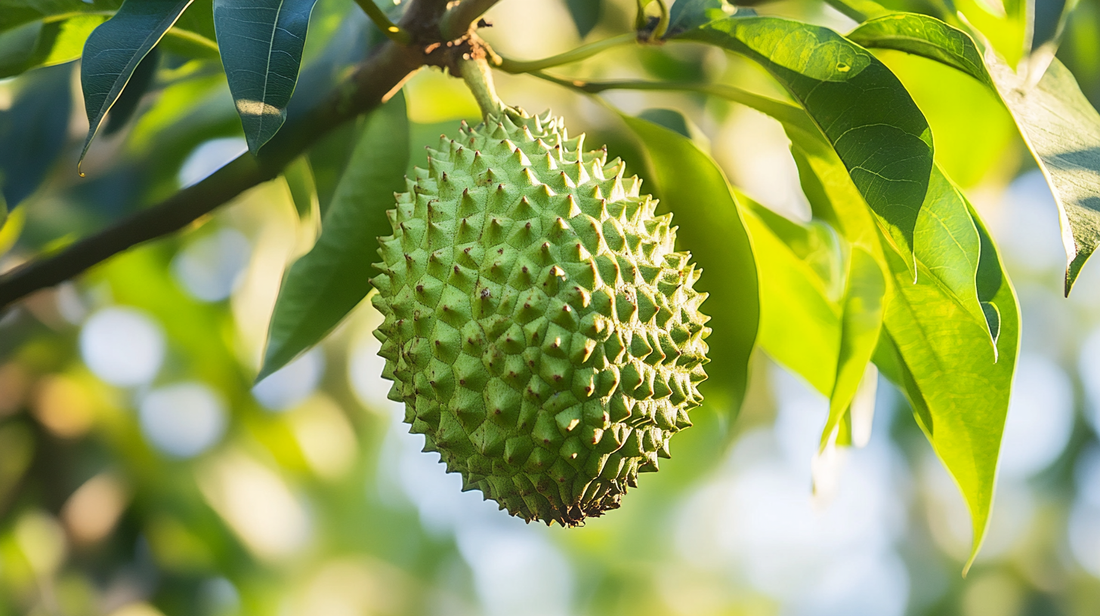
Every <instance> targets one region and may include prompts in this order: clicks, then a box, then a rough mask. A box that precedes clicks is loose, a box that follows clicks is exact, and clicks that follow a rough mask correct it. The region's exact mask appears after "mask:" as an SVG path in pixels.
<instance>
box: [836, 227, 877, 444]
mask: <svg viewBox="0 0 1100 616" xmlns="http://www.w3.org/2000/svg"><path fill="white" fill-rule="evenodd" d="M885 295H886V278H885V275H884V273H883V271H882V265H880V264H879V261H878V259H876V258H875V257H874V255H872V254H871V253H870V252H867V251H866V250H864V249H863V248H861V247H859V246H853V247H852V253H851V255H850V256H849V258H848V285H847V289H845V291H844V305H843V312H842V315H841V324H840V354H839V356H838V358H837V369H836V380H835V383H834V384H833V391H832V394H831V395H830V396H829V418H828V419H827V420H826V421H825V428H824V430H823V431H822V434H821V446H820V448H819V451H824V449H825V445H826V444H828V442H829V437H830V436H831V435H832V433H833V430H834V429H835V428H836V427H837V426H838V425H839V424H840V423H841V419H842V418H844V417H845V413H847V411H848V409H849V407H850V406H851V405H852V401H853V400H854V399H855V397H856V391H857V390H858V389H859V386H860V382H861V381H862V380H863V374H864V372H865V371H866V368H867V363H868V362H870V361H871V356H872V355H874V352H875V347H877V346H878V339H879V333H880V332H881V331H882V318H883V308H884V306H883V300H884V299H885ZM844 436H845V438H842V439H838V443H839V444H846V443H850V442H851V430H850V425H849V426H848V429H847V431H846V433H845V434H844Z"/></svg>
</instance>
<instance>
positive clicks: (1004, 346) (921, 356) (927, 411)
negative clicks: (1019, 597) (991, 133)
mask: <svg viewBox="0 0 1100 616" xmlns="http://www.w3.org/2000/svg"><path fill="white" fill-rule="evenodd" d="M975 222H976V226H977V229H978V232H979V234H980V235H981V242H982V245H983V246H985V247H988V248H991V250H987V251H985V252H984V253H983V256H982V260H983V264H984V267H983V268H982V269H983V270H984V271H988V270H992V269H996V270H997V271H998V272H999V274H1000V276H999V280H1000V284H994V282H995V281H994V280H993V279H995V278H997V277H996V276H993V277H991V278H986V280H987V283H985V284H986V286H984V287H983V289H984V291H985V293H986V294H987V295H986V297H989V298H990V299H989V303H990V304H991V305H992V306H995V307H996V310H997V312H998V314H999V317H1000V319H999V327H998V334H999V335H998V336H997V351H998V358H997V359H996V361H995V360H994V353H993V351H992V350H991V349H990V348H989V338H988V336H989V333H988V331H987V329H986V327H983V326H982V325H979V324H977V323H975V322H974V321H973V320H972V319H969V318H967V317H966V315H965V314H964V313H963V311H962V308H961V307H960V306H959V305H958V303H957V302H955V301H954V300H953V299H952V298H950V297H949V296H948V295H947V294H946V293H944V292H943V289H942V288H941V287H940V286H939V285H938V284H936V283H935V282H934V281H933V279H932V278H931V277H930V276H929V277H927V278H920V279H918V282H917V283H916V284H912V281H911V279H910V278H909V274H908V272H907V271H906V269H905V264H904V262H903V261H902V260H901V259H900V258H899V257H898V256H897V255H896V254H894V253H893V252H889V253H887V258H888V259H889V262H890V268H891V270H892V272H893V276H894V284H893V285H891V288H892V289H893V290H894V293H893V296H892V298H891V299H890V301H889V302H888V303H887V309H886V331H887V332H889V340H888V341H887V342H892V344H893V345H894V347H895V348H896V351H897V355H896V357H894V358H892V359H888V360H885V361H882V362H881V363H880V368H882V369H883V372H884V373H885V374H887V375H888V376H890V377H891V378H892V379H894V380H895V382H897V383H898V385H899V386H900V387H902V389H903V391H904V392H905V394H906V396H907V397H908V399H909V401H910V403H911V404H912V406H913V408H914V411H915V415H916V418H917V421H918V423H919V424H920V426H921V428H922V429H923V430H924V432H925V435H926V436H927V437H928V440H929V442H931V443H932V447H933V449H934V450H935V451H936V454H937V455H938V456H939V458H940V460H941V461H942V462H943V464H944V466H945V467H947V470H948V471H950V473H951V475H952V476H953V477H954V478H955V481H956V483H957V484H958V485H959V488H960V490H961V491H962V494H963V497H964V498H965V500H966V503H967V506H968V507H969V509H970V516H971V524H972V528H973V533H974V534H973V538H974V541H973V546H972V550H971V555H970V559H969V561H968V562H967V565H966V566H967V567H969V566H970V563H972V562H973V559H974V557H975V555H976V554H977V551H978V548H979V547H981V541H982V538H983V536H984V534H985V530H986V527H987V523H988V520H989V514H990V510H991V506H992V502H993V486H994V480H995V477H996V470H997V456H998V452H999V450H1000V446H1001V435H1002V433H1003V431H1004V423H1005V417H1006V415H1007V413H1008V400H1009V392H1010V390H1011V386H1012V375H1013V372H1014V370H1015V367H1016V357H1017V350H1018V345H1019V335H1020V333H1019V308H1018V306H1017V303H1016V296H1015V293H1014V292H1013V290H1012V286H1011V285H1010V284H1008V277H1007V275H1006V274H1004V271H1003V269H1002V268H1001V265H1000V260H999V258H998V257H997V255H996V252H995V251H994V250H992V248H993V242H992V240H991V239H990V238H989V235H988V233H987V232H986V231H985V229H984V228H983V227H982V226H981V224H980V221H978V220H977V219H976V218H975ZM919 267H921V268H922V273H923V266H922V265H921V266H919ZM994 287H996V288H995V289H994ZM990 293H991V295H988V294H990ZM888 346H889V345H887V347H888ZM876 362H879V358H878V357H876Z"/></svg>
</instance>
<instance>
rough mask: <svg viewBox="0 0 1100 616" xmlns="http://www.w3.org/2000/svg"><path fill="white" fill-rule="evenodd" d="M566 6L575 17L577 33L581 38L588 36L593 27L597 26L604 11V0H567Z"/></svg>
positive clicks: (574, 22)
mask: <svg viewBox="0 0 1100 616" xmlns="http://www.w3.org/2000/svg"><path fill="white" fill-rule="evenodd" d="M565 6H566V7H567V8H568V9H569V15H570V16H571V17H572V18H573V24H574V25H576V26H577V34H580V35H581V38H584V37H586V36H588V33H589V32H591V31H592V28H595V27H596V24H597V23H599V21H600V14H601V13H602V12H603V0H565Z"/></svg>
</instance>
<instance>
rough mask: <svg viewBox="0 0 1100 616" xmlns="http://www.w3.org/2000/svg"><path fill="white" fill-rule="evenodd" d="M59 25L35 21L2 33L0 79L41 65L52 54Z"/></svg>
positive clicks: (0, 35)
mask: <svg viewBox="0 0 1100 616" xmlns="http://www.w3.org/2000/svg"><path fill="white" fill-rule="evenodd" d="M59 26H60V24H59V23H56V22H55V23H52V24H49V25H48V26H47V25H46V24H43V23H42V22H41V21H33V22H30V23H28V24H24V25H22V26H19V27H17V28H14V29H12V30H10V31H8V32H5V33H3V34H0V79H3V78H5V77H12V76H14V75H18V74H20V73H23V72H26V71H28V70H30V69H32V68H34V67H36V66H41V65H42V63H43V62H44V61H45V60H46V57H47V56H49V55H50V49H52V48H53V42H54V39H56V38H57V31H58V29H59Z"/></svg>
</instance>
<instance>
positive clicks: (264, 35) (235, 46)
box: [214, 0, 317, 154]
mask: <svg viewBox="0 0 1100 616" xmlns="http://www.w3.org/2000/svg"><path fill="white" fill-rule="evenodd" d="M316 1H317V0H215V2H214V26H215V29H216V30H217V36H218V47H219V48H220V49H221V56H222V65H223V66H224V67H225V74H226V76H227V77H228V78H229V90H230V91H231V92H232V93H233V100H234V101H235V102H236V105H237V112H238V113H239V114H240V116H241V123H242V124H243V125H244V134H245V139H247V140H248V149H249V150H250V151H251V152H252V153H253V154H256V153H257V152H259V150H260V148H261V147H263V145H264V144H265V143H267V142H268V141H269V140H270V139H271V138H272V137H274V136H275V133H277V132H278V131H279V128H281V127H282V125H283V122H284V121H286V106H287V104H288V103H289V102H290V96H291V94H292V93H293V92H294V86H295V84H296V83H297V81H298V70H299V68H300V66H301V63H302V48H303V47H304V46H305V40H306V30H307V29H308V26H309V15H310V13H311V12H312V11H313V5H314V4H315V3H316Z"/></svg>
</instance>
